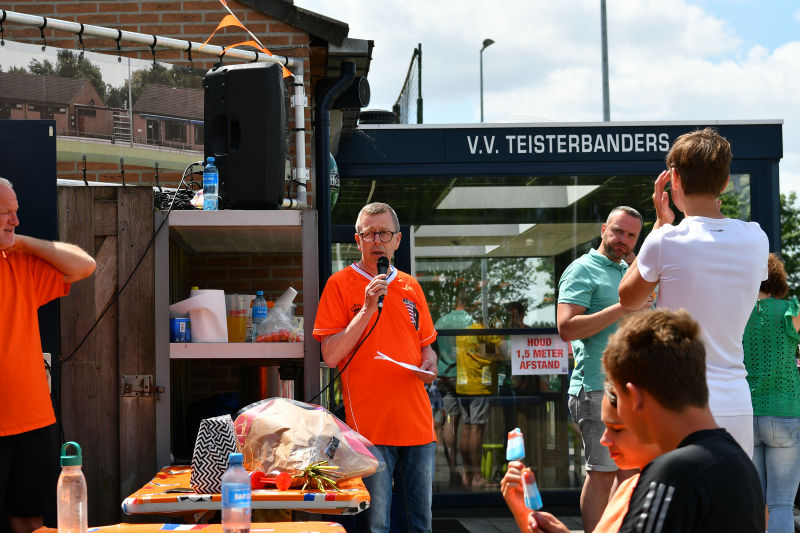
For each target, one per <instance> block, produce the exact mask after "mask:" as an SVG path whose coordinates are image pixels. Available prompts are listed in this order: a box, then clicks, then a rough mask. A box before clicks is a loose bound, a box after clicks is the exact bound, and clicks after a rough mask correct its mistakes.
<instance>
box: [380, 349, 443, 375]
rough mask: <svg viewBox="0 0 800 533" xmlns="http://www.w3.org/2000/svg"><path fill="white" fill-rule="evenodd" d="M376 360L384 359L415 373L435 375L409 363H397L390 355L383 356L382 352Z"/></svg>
mask: <svg viewBox="0 0 800 533" xmlns="http://www.w3.org/2000/svg"><path fill="white" fill-rule="evenodd" d="M375 359H383V360H385V361H389V362H392V363H394V364H396V365H400V366H402V367H403V368H407V369H409V370H413V371H414V372H423V373H425V374H430V375H433V372H431V371H430V370H422V369H421V368H420V367H418V366H414V365H409V364H408V363H401V362H400V361H395V360H394V359H392V358H391V357H389V356H388V355H386V354H383V353H381V352H378V355H376V356H375Z"/></svg>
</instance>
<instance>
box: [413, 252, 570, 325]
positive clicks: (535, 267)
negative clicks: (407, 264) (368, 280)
mask: <svg viewBox="0 0 800 533" xmlns="http://www.w3.org/2000/svg"><path fill="white" fill-rule="evenodd" d="M423 264H424V266H423V268H420V266H422V265H423ZM417 265H418V266H417V269H418V271H420V270H424V272H425V275H423V276H420V284H421V285H422V288H423V290H424V291H425V296H426V298H427V300H428V306H429V307H430V310H431V315H432V316H433V318H434V321H435V320H436V319H438V318H439V317H440V316H442V315H444V314H446V313H448V312H449V311H451V310H453V309H455V308H456V305H457V302H459V303H460V304H463V305H464V307H465V309H466V311H467V312H468V313H469V314H470V315H472V318H473V319H474V320H475V321H476V322H479V323H481V324H483V325H485V326H486V327H505V326H506V324H507V323H508V322H509V318H508V310H507V308H506V305H507V304H509V303H510V302H520V303H521V304H522V305H523V307H524V308H525V309H526V310H527V311H528V312H530V311H532V310H534V309H540V308H543V307H546V306H548V305H553V301H554V294H555V290H554V287H553V283H554V282H553V262H552V260H549V259H547V258H536V257H487V258H481V257H475V258H467V257H465V258H458V259H430V260H424V261H423V260H421V259H418V260H417ZM537 286H539V287H540V286H545V287H546V291H544V295H543V296H541V297H534V296H533V295H532V294H533V291H532V289H533V288H534V287H537ZM484 308H485V311H486V315H485V317H484ZM554 318H555V316H554ZM485 322H486V323H485ZM553 325H554V323H548V324H542V325H541V326H542V327H552V326H553Z"/></svg>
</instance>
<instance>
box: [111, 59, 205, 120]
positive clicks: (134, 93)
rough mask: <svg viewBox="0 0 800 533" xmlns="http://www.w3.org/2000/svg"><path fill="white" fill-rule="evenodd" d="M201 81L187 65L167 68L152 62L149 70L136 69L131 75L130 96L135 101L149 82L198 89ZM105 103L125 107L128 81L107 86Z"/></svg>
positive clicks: (200, 86)
mask: <svg viewBox="0 0 800 533" xmlns="http://www.w3.org/2000/svg"><path fill="white" fill-rule="evenodd" d="M202 81H203V79H202V77H201V76H199V75H197V74H196V73H195V72H194V71H193V70H192V69H189V68H187V67H180V66H176V67H173V68H167V67H165V66H164V65H162V64H161V63H153V64H152V66H151V67H150V69H149V70H137V71H136V72H134V73H133V74H132V75H131V97H132V98H133V101H134V102H136V100H138V99H139V97H140V96H141V95H142V93H143V92H144V90H145V88H146V87H147V86H148V85H151V84H157V85H168V86H170V87H185V88H193V89H200V88H202ZM106 103H107V105H108V106H109V107H119V108H125V109H127V107H128V82H127V81H126V82H125V83H124V84H123V85H121V86H120V87H109V91H108V101H107V102H106Z"/></svg>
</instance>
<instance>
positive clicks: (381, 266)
mask: <svg viewBox="0 0 800 533" xmlns="http://www.w3.org/2000/svg"><path fill="white" fill-rule="evenodd" d="M388 271H389V260H388V259H387V258H386V256H385V255H382V256H380V257H379V258H378V275H379V276H380V275H381V274H386V273H387V272H388ZM378 309H383V294H381V295H380V296H378Z"/></svg>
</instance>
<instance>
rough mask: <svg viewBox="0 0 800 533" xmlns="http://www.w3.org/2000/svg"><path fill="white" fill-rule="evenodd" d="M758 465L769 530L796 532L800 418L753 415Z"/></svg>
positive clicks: (754, 459) (754, 457)
mask: <svg viewBox="0 0 800 533" xmlns="http://www.w3.org/2000/svg"><path fill="white" fill-rule="evenodd" d="M753 439H754V442H755V448H754V453H753V463H754V464H755V465H756V470H757V471H758V477H759V479H761V489H762V490H763V491H764V497H765V498H766V500H767V507H768V508H769V523H768V524H767V531H769V533H784V532H786V533H794V517H793V516H792V505H793V504H794V497H795V494H796V493H797V486H798V484H800V418H779V417H775V416H756V417H753Z"/></svg>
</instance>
